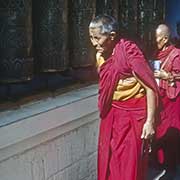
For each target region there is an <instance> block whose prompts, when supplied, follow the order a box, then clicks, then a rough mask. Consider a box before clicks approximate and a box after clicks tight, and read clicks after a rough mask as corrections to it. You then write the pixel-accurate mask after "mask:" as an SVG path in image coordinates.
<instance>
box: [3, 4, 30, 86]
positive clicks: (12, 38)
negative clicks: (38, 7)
mask: <svg viewBox="0 0 180 180" xmlns="http://www.w3.org/2000/svg"><path fill="white" fill-rule="evenodd" d="M0 7H1V8H0V26H1V31H0V82H4V83H13V82H22V81H28V80H30V79H31V78H32V76H33V58H32V19H31V17H32V3H31V0H19V1H12V0H6V1H3V0H0Z"/></svg>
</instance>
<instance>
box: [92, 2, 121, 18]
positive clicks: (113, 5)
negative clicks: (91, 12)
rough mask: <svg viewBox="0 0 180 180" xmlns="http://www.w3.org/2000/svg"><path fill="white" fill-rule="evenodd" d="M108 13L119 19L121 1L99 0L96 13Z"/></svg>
mask: <svg viewBox="0 0 180 180" xmlns="http://www.w3.org/2000/svg"><path fill="white" fill-rule="evenodd" d="M99 14H108V15H111V16H113V17H115V18H117V19H118V15H119V1H117V0H97V1H96V15H99Z"/></svg>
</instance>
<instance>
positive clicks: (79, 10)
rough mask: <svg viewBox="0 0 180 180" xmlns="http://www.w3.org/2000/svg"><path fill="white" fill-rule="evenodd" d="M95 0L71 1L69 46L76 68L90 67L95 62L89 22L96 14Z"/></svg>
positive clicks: (72, 63) (71, 60)
mask: <svg viewBox="0 0 180 180" xmlns="http://www.w3.org/2000/svg"><path fill="white" fill-rule="evenodd" d="M95 7H96V1H95V0H91V1H90V0H83V1H81V0H70V1H69V24H70V26H71V27H70V28H69V47H70V65H71V67H74V68H81V67H88V66H91V65H93V64H94V63H95V55H94V48H93V47H92V45H91V43H90V39H89V29H88V26H89V23H90V21H91V19H92V18H93V17H94V16H95V11H96V9H95Z"/></svg>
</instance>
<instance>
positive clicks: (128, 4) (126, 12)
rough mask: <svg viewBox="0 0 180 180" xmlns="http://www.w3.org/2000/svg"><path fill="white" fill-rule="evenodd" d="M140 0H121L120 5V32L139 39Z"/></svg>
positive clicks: (130, 37) (133, 38)
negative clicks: (138, 12) (138, 14)
mask: <svg viewBox="0 0 180 180" xmlns="http://www.w3.org/2000/svg"><path fill="white" fill-rule="evenodd" d="M137 4H138V0H121V1H120V5H119V23H120V33H121V34H122V35H123V36H125V37H127V38H128V39H132V40H137V26H138V25H137Z"/></svg>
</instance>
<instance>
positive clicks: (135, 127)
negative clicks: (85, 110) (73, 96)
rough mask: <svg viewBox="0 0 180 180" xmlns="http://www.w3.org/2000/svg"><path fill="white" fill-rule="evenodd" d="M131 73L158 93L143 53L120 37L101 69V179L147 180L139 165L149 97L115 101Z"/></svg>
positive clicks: (99, 155)
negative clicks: (113, 99)
mask: <svg viewBox="0 0 180 180" xmlns="http://www.w3.org/2000/svg"><path fill="white" fill-rule="evenodd" d="M132 72H134V73H135V74H136V75H137V76H138V77H139V78H140V79H141V80H142V81H143V82H144V83H145V84H146V85H147V86H149V87H150V88H151V89H153V90H154V92H155V93H156V95H157V85H156V82H155V80H154V78H153V73H152V71H151V69H150V68H149V66H148V63H147V61H146V60H145V59H144V56H143V54H142V53H141V51H140V50H139V48H138V47H137V46H136V45H135V44H134V43H133V42H130V41H127V40H124V39H121V40H120V41H119V42H118V43H117V45H116V46H115V48H114V51H113V54H112V56H111V57H109V59H107V60H106V61H105V63H104V64H103V65H102V66H101V68H100V72H99V77H100V81H99V101H98V105H99V110H100V117H101V124H100V134H99V145H98V180H143V179H144V177H142V176H143V175H142V173H140V172H141V170H142V169H141V168H139V167H141V164H142V163H141V162H142V161H141V160H142V159H141V156H140V154H141V153H140V152H141V144H142V140H141V138H140V136H141V132H142V127H143V124H144V122H145V120H146V106H147V105H146V98H145V97H142V98H139V99H135V98H132V99H129V100H126V101H112V97H113V93H114V90H115V88H116V86H117V83H118V81H119V80H120V79H124V78H127V77H132V76H133V75H132ZM156 97H157V96H156Z"/></svg>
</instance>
